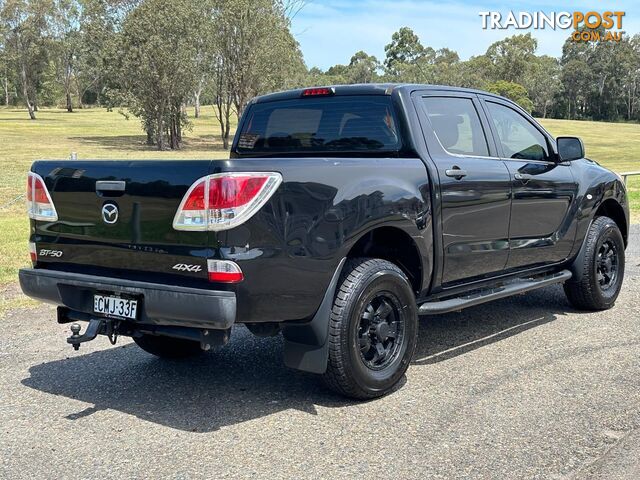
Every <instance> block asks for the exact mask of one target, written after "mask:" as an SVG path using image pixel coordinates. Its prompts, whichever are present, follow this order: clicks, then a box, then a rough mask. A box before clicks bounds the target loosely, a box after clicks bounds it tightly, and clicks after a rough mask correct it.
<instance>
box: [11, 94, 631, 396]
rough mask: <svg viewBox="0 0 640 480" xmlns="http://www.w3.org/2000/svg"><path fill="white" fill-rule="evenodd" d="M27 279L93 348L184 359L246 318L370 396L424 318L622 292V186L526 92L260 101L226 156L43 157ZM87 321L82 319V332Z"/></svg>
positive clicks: (401, 364) (590, 305)
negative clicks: (99, 342)
mask: <svg viewBox="0 0 640 480" xmlns="http://www.w3.org/2000/svg"><path fill="white" fill-rule="evenodd" d="M27 200H28V211H29V217H30V218H31V232H30V238H29V242H30V252H31V260H32V262H33V265H32V268H25V269H22V270H21V271H20V274H19V276H20V283H21V285H22V289H23V291H24V292H25V293H26V294H27V295H29V296H31V297H33V298H36V299H39V300H42V301H45V302H48V303H52V304H54V305H57V306H58V309H57V320H58V322H60V323H71V324H72V325H71V332H72V335H71V336H70V337H69V338H68V339H67V341H68V342H69V343H70V344H71V345H73V346H74V347H75V348H76V349H77V348H78V347H79V346H80V345H81V344H82V343H83V342H85V341H88V340H92V339H93V338H95V337H96V336H97V335H99V334H101V335H106V336H107V337H108V338H109V339H110V340H111V341H112V342H115V340H116V338H117V337H118V336H119V335H125V336H130V337H132V338H133V340H134V341H135V343H137V344H138V345H139V346H140V347H141V348H142V349H143V350H145V351H147V352H149V353H151V354H154V355H157V356H159V357H167V358H177V357H188V356H191V355H195V354H198V353H200V352H202V351H205V350H208V349H210V348H211V347H212V346H217V345H221V344H224V343H226V342H227V341H228V339H229V336H230V335H231V332H232V327H233V326H234V325H237V324H244V325H245V326H246V327H247V328H248V329H249V330H250V331H251V332H253V333H254V334H256V335H260V336H270V335H278V334H281V335H282V336H283V338H284V340H283V352H284V363H285V364H286V365H288V366H290V367H293V368H297V369H301V370H304V371H308V372H313V373H316V374H319V375H321V376H322V378H323V379H324V380H325V381H326V383H327V385H328V386H329V387H330V388H332V389H334V390H336V391H337V392H339V393H341V394H343V395H347V396H349V397H353V398H359V399H365V398H372V397H376V396H380V395H383V394H385V393H387V392H389V391H390V390H391V389H393V388H394V386H396V384H398V382H399V380H400V379H401V377H402V376H403V374H404V373H405V371H406V369H407V367H408V366H409V364H410V362H411V358H412V355H413V353H414V349H415V346H416V337H417V334H418V317H419V316H425V315H438V314H442V313H445V312H451V311H457V310H460V309H463V308H466V307H470V306H473V305H478V304H480V303H483V302H487V301H490V300H494V299H498V298H503V297H506V296H510V295H514V294H518V293H522V292H526V291H529V290H532V289H536V288H541V287H545V286H548V285H552V284H564V291H565V292H566V295H567V298H568V300H569V302H570V303H571V305H573V306H574V307H575V308H579V309H585V310H601V309H607V308H611V307H612V306H613V304H614V302H615V301H616V297H617V296H618V293H619V292H620V288H621V286H622V281H623V276H624V253H625V247H626V245H627V238H628V224H629V207H628V199H627V193H626V190H625V186H624V183H623V182H622V181H621V179H620V177H619V176H618V175H616V174H615V173H612V172H610V171H609V170H607V169H605V168H603V167H601V166H600V165H598V163H596V162H595V161H593V160H590V159H587V158H585V154H584V147H583V144H582V142H581V141H580V139H579V138H576V137H558V138H554V137H552V136H551V135H550V134H549V133H548V132H547V131H546V130H545V129H544V128H542V126H540V124H539V123H538V122H536V121H535V120H534V119H533V118H532V117H531V116H530V115H529V114H528V113H527V112H525V111H524V110H523V109H522V108H520V107H519V106H518V105H516V104H515V103H513V102H512V101H510V100H507V99H505V98H502V97H498V96H496V95H492V94H489V93H486V92H482V91H474V90H465V89H460V88H450V87H440V86H427V85H380V84H370V85H351V86H340V85H338V86H333V87H318V88H307V89H301V90H293V91H287V92H281V93H274V94H271V95H265V96H261V97H258V98H255V99H253V100H252V101H251V102H250V104H249V105H248V107H247V108H246V110H245V112H244V114H243V115H242V118H241V119H240V122H239V125H238V129H237V132H236V135H235V138H234V141H233V145H232V147H231V153H230V156H229V158H228V159H224V160H181V161H178V160H176V161H128V160H122V161H117V160H113V161H102V160H101V161H90V160H87V161H84V160H82V161H79V160H62V161H60V160H51V161H48V160H47V161H37V162H35V163H34V164H33V166H32V168H31V171H30V173H29V175H28V182H27ZM81 322H86V324H87V326H86V329H85V330H84V332H83V331H82V328H81Z"/></svg>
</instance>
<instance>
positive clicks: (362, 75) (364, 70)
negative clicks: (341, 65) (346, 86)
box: [346, 50, 380, 83]
mask: <svg viewBox="0 0 640 480" xmlns="http://www.w3.org/2000/svg"><path fill="white" fill-rule="evenodd" d="M379 68H380V63H379V62H378V59H377V58H376V57H374V56H373V55H367V53H365V52H363V51H362V50H360V51H359V52H356V53H355V54H354V55H353V56H352V57H351V60H350V61H349V66H348V67H347V69H346V75H347V78H348V82H349V83H371V82H373V81H375V80H376V78H377V76H378V73H377V72H378V69H379Z"/></svg>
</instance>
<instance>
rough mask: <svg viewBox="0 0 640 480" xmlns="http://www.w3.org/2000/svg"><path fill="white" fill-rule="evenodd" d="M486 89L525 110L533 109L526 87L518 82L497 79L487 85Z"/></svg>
mask: <svg viewBox="0 0 640 480" xmlns="http://www.w3.org/2000/svg"><path fill="white" fill-rule="evenodd" d="M487 91H489V92H491V93H495V94H496V95H501V96H503V97H506V98H508V99H510V100H513V101H514V102H516V103H517V104H518V105H520V106H521V107H522V108H524V109H525V110H526V111H527V112H531V110H533V102H532V101H531V99H530V98H529V97H528V95H527V89H526V88H524V87H523V86H522V85H520V84H518V83H514V82H507V81H505V80H498V81H497V82H493V83H490V84H489V85H487Z"/></svg>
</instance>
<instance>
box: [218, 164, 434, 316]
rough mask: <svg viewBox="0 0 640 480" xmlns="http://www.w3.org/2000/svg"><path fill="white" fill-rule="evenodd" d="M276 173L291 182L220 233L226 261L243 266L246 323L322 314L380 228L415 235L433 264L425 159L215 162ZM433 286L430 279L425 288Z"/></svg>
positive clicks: (240, 290)
mask: <svg viewBox="0 0 640 480" xmlns="http://www.w3.org/2000/svg"><path fill="white" fill-rule="evenodd" d="M222 171H275V172H279V173H281V174H282V176H283V183H282V185H281V186H280V187H279V189H278V190H277V192H276V193H275V194H274V195H273V197H271V199H270V200H269V201H268V202H267V204H265V206H264V207H263V208H262V209H261V210H260V211H259V212H258V213H257V214H256V215H255V216H253V217H252V218H251V219H250V220H249V221H247V222H246V223H244V224H243V225H240V226H238V227H236V228H234V229H232V230H228V231H223V232H218V233H213V234H212V243H211V247H213V249H214V250H215V256H216V257H218V258H227V259H233V260H235V261H236V262H237V263H238V264H239V265H240V266H241V268H242V270H243V272H244V274H245V280H244V281H243V282H242V283H240V284H238V286H237V287H236V289H237V290H236V292H237V294H238V321H239V322H261V321H282V320H299V319H306V318H309V317H310V316H312V315H313V314H314V313H315V311H316V310H317V308H318V306H319V305H320V302H321V300H322V297H323V295H324V292H325V290H326V288H327V285H328V284H329V282H330V279H331V277H332V275H333V273H334V271H335V270H336V268H337V267H338V264H339V263H340V260H341V259H342V258H343V257H344V256H346V255H347V254H348V252H349V250H350V248H351V247H352V246H353V245H354V244H355V243H356V242H357V240H358V239H359V238H360V237H361V236H362V235H364V234H366V233H367V232H369V231H370V230H372V229H375V228H376V227H380V226H391V227H396V228H398V229H400V230H402V231H404V232H406V233H407V234H409V235H410V236H411V237H412V238H413V239H414V241H415V243H416V245H417V246H418V249H419V251H420V253H421V255H422V258H423V260H422V263H423V272H424V276H425V278H426V283H427V284H428V282H429V280H430V275H431V265H432V258H431V257H432V238H433V232H432V224H431V209H430V201H429V198H430V192H429V183H428V180H427V173H426V169H425V166H424V163H423V162H422V161H421V160H420V159H418V158H256V159H233V160H228V161H214V162H213V163H212V172H211V173H218V172H222ZM424 282H425V280H424V279H423V284H424Z"/></svg>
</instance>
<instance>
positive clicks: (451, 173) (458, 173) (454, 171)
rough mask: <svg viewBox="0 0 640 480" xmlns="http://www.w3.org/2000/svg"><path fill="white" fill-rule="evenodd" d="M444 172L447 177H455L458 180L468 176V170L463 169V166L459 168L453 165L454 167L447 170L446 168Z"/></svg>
mask: <svg viewBox="0 0 640 480" xmlns="http://www.w3.org/2000/svg"><path fill="white" fill-rule="evenodd" d="M444 174H445V175H446V176H447V177H453V178H455V179H456V180H460V179H461V178H462V177H466V176H467V171H466V170H462V169H461V168H458V167H453V168H448V169H447V170H445V171H444Z"/></svg>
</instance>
